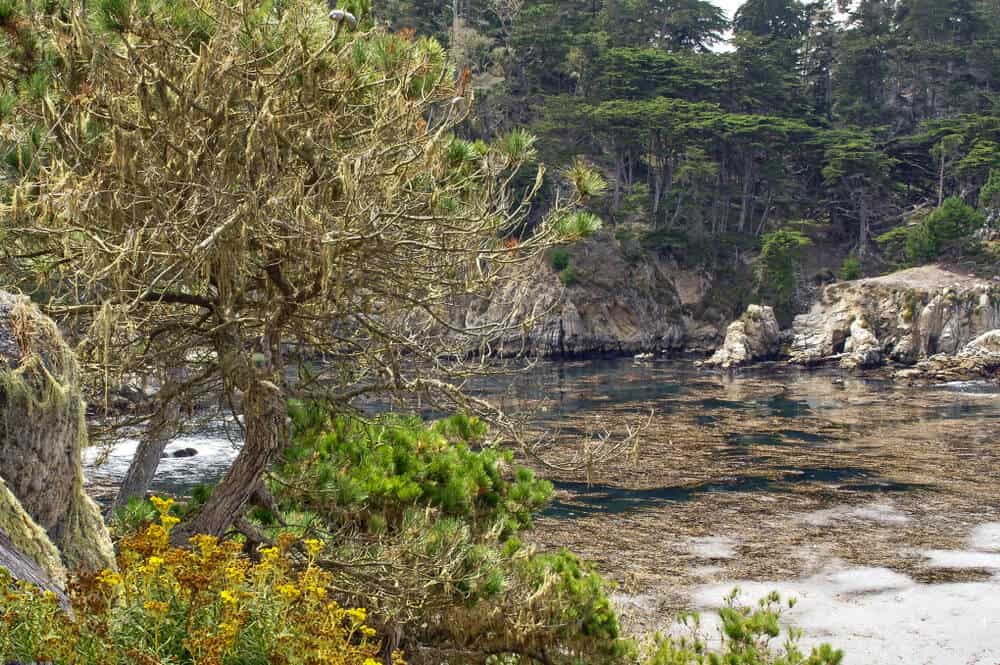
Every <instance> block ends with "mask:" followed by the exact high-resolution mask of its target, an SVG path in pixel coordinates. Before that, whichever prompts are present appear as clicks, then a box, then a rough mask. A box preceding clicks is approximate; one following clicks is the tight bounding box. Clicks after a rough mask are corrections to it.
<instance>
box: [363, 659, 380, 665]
mask: <svg viewBox="0 0 1000 665" xmlns="http://www.w3.org/2000/svg"><path fill="white" fill-rule="evenodd" d="M365 665H382V663H380V662H378V661H377V660H375V659H374V658H365Z"/></svg>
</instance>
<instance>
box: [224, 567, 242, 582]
mask: <svg viewBox="0 0 1000 665" xmlns="http://www.w3.org/2000/svg"><path fill="white" fill-rule="evenodd" d="M226 579H227V580H228V581H229V583H230V584H242V583H243V569H242V568H240V567H239V566H226Z"/></svg>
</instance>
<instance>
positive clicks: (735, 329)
mask: <svg viewBox="0 0 1000 665" xmlns="http://www.w3.org/2000/svg"><path fill="white" fill-rule="evenodd" d="M780 349H781V330H780V327H779V326H778V320H777V319H776V318H775V316H774V310H773V309H771V308H770V307H768V306H766V305H764V306H762V305H750V306H749V307H747V311H746V312H745V313H744V314H743V316H741V317H740V318H739V319H737V320H736V321H733V322H732V323H731V324H729V328H728V329H727V330H726V339H725V341H724V342H723V343H722V347H721V348H719V349H718V350H717V351H716V352H715V353H714V354H713V355H712V357H711V358H709V359H708V360H706V361H705V362H704V364H705V365H709V366H719V367H722V368H723V369H728V368H730V367H738V366H740V365H744V364H746V363H748V362H750V361H753V360H761V359H764V358H771V357H774V356H775V355H777V354H778V351H779V350H780Z"/></svg>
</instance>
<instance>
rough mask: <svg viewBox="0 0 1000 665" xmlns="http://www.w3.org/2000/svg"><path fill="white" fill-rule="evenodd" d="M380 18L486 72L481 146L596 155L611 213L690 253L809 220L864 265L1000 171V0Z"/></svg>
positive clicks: (406, 3)
mask: <svg viewBox="0 0 1000 665" xmlns="http://www.w3.org/2000/svg"><path fill="white" fill-rule="evenodd" d="M382 13H383V14H384V15H385V17H386V19H387V20H389V21H390V22H391V23H392V24H393V25H394V26H396V27H398V28H400V29H413V30H415V31H417V32H419V33H427V34H434V35H436V36H437V37H438V38H439V39H440V40H441V41H442V42H443V43H447V44H449V45H450V48H451V53H452V55H453V57H455V58H456V59H459V60H460V61H461V64H462V65H464V66H466V67H468V69H469V71H470V72H471V74H472V76H473V82H474V84H475V85H476V87H477V88H478V92H479V95H480V102H481V103H480V104H479V106H478V110H477V111H476V113H475V114H474V116H473V117H472V118H470V119H469V121H468V123H467V125H466V127H465V131H466V132H467V133H468V134H469V135H472V136H489V135H492V134H494V133H496V132H497V131H499V130H502V129H503V128H508V127H513V126H530V127H532V129H533V130H534V131H535V133H537V134H538V135H539V137H540V146H541V150H540V154H541V157H542V158H544V159H546V160H547V161H549V162H554V163H560V162H561V161H565V160H569V159H571V158H573V157H575V156H579V155H583V156H586V158H587V159H589V160H591V161H592V162H593V163H595V164H597V165H599V166H600V167H602V169H603V170H604V171H605V172H606V173H607V174H608V175H609V176H611V177H610V191H609V195H608V197H607V198H606V199H605V200H604V202H603V204H602V206H603V207H602V209H601V211H600V212H601V213H602V214H604V215H606V217H607V218H608V219H609V220H610V221H612V222H613V223H620V222H623V221H629V220H632V219H640V220H642V221H644V222H648V223H649V225H650V227H651V228H652V233H651V234H650V235H651V238H652V239H659V240H660V244H661V245H666V246H670V247H673V248H674V249H678V248H679V249H684V248H690V247H691V246H692V245H693V244H694V240H693V239H696V238H705V237H709V238H721V239H723V240H724V242H723V243H722V246H728V245H732V246H739V245H740V243H741V240H740V238H746V237H748V236H749V237H750V239H751V240H750V242H753V241H752V238H753V237H758V236H761V235H762V234H764V233H766V232H768V231H770V230H774V229H777V228H781V227H782V226H783V225H784V224H785V223H786V222H788V221H792V220H799V219H811V220H816V221H819V222H823V223H828V224H831V225H832V226H833V228H834V229H835V230H836V232H837V234H838V236H837V237H838V238H839V240H840V242H842V243H843V244H844V245H845V246H849V247H850V248H851V249H852V250H853V252H854V253H855V254H856V256H857V257H859V258H862V259H864V258H866V257H869V256H870V255H872V254H873V253H877V252H876V243H875V242H874V240H875V238H876V237H878V236H880V235H882V234H884V233H886V232H888V231H890V230H892V229H893V228H895V227H897V226H899V225H900V224H902V223H904V222H908V221H912V219H911V216H910V213H911V212H913V211H929V210H931V209H933V208H936V207H939V206H940V205H941V204H942V202H943V201H944V199H945V198H947V197H949V196H956V197H958V198H959V199H961V200H962V201H964V202H965V203H967V204H969V205H971V206H976V205H978V204H979V199H980V190H981V189H982V188H983V187H984V185H986V183H987V182H988V181H989V179H990V175H991V173H993V172H995V171H996V170H997V169H998V168H1000V96H998V93H1000V6H998V5H997V4H996V3H995V2H992V1H991V0H860V2H856V3H849V2H846V1H845V0H840V2H838V3H836V4H835V3H834V2H833V0H817V1H815V2H801V1H800V0H748V1H747V2H746V3H744V4H743V5H742V6H741V7H740V8H739V9H738V10H737V11H736V12H735V15H734V16H733V18H732V20H729V19H728V18H727V17H726V15H725V14H724V12H723V11H722V10H721V9H720V8H719V7H717V6H715V5H713V4H712V3H711V2H709V1H707V0H569V1H565V2H548V1H545V0H522V1H520V2H518V1H517V0H465V1H464V2H456V3H453V4H452V5H450V6H448V5H443V4H440V3H431V2H425V1H422V0H390V1H389V2H387V3H386V6H385V7H384V9H383V10H382ZM727 39H728V44H729V48H728V49H726V48H725V41H726V40H727ZM995 177H997V178H1000V176H995ZM742 242H746V241H745V240H744V241H742Z"/></svg>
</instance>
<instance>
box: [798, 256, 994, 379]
mask: <svg viewBox="0 0 1000 665" xmlns="http://www.w3.org/2000/svg"><path fill="white" fill-rule="evenodd" d="M855 322H862V323H863V325H862V324H861V323H859V324H858V325H860V326H861V327H863V328H864V331H865V332H863V333H862V337H863V340H860V339H859V340H856V341H852V342H850V343H851V347H852V348H851V351H850V354H851V357H850V358H849V359H847V360H845V359H844V358H845V357H844V356H843V355H842V354H844V353H847V352H848V342H849V340H851V339H852V338H853V337H854V335H855V331H858V327H857V326H855ZM998 327H1000V283H997V282H995V281H990V280H985V279H977V278H975V277H972V276H968V275H962V274H960V273H956V272H952V271H949V270H945V269H943V268H941V267H939V266H922V267H920V268H911V269H909V270H904V271H901V272H897V273H893V274H891V275H885V276H883V277H876V278H870V279H860V280H855V281H852V282H840V283H837V284H832V285H830V286H828V287H826V289H824V291H823V293H822V296H821V298H820V300H819V301H818V302H817V303H816V304H815V305H813V307H812V309H811V310H810V311H809V312H807V313H805V314H802V315H799V316H797V317H796V318H795V321H794V323H793V324H792V329H793V332H794V338H793V341H792V345H791V354H790V356H791V361H792V362H795V363H799V364H803V365H812V364H816V363H821V362H825V361H828V360H831V359H834V358H837V359H841V361H842V362H844V363H845V364H846V365H848V366H866V365H865V363H864V362H862V361H863V360H868V361H871V362H873V363H876V361H875V357H876V356H875V353H874V350H873V349H870V348H868V349H867V350H868V353H866V354H863V355H864V356H865V358H862V357H861V355H862V354H859V353H858V349H859V347H861V346H870V344H872V343H877V345H878V346H879V349H880V351H881V356H882V358H888V359H892V360H894V361H897V362H902V363H915V362H917V361H919V360H921V359H925V358H929V357H930V356H933V355H935V354H938V353H945V354H952V355H953V354H956V353H958V352H959V351H960V350H961V349H962V348H963V347H964V346H965V345H966V344H968V343H969V342H970V341H971V340H973V339H974V338H975V337H977V336H978V335H981V334H983V333H984V332H986V331H989V330H992V329H994V328H998ZM869 333H870V335H871V336H873V337H874V342H873V340H872V339H871V337H869ZM878 362H881V358H880V359H879V361H878ZM856 363H859V364H856Z"/></svg>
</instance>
